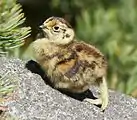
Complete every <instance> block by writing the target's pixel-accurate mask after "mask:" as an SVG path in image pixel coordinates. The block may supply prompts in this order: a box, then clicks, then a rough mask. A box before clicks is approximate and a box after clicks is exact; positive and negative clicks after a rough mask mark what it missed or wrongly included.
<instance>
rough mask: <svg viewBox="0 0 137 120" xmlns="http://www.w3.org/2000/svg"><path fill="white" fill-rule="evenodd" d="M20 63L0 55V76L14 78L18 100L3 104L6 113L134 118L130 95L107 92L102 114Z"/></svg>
mask: <svg viewBox="0 0 137 120" xmlns="http://www.w3.org/2000/svg"><path fill="white" fill-rule="evenodd" d="M24 66H25V62H24V61H21V60H19V59H7V58H0V75H4V74H5V73H8V74H9V75H13V76H14V77H15V79H17V80H18V88H17V91H18V99H16V100H12V101H10V102H9V103H7V104H8V107H9V113H10V114H11V115H13V116H16V118H18V119H20V120H137V100H136V99H134V98H132V97H129V96H126V95H124V94H121V93H118V92H113V91H110V92H109V99H110V102H109V106H108V108H107V109H106V110H105V112H104V113H103V112H101V110H100V108H99V107H97V106H95V105H91V104H89V103H86V102H80V101H78V100H75V99H73V98H71V97H68V96H66V95H64V94H62V93H60V92H59V91H57V90H55V89H53V88H51V87H50V86H48V85H46V84H45V83H44V81H43V80H42V78H41V77H40V76H39V75H37V74H34V73H31V72H30V71H29V70H27V69H25V67H24ZM92 91H93V92H95V93H96V92H97V91H98V90H97V91H96V89H92Z"/></svg>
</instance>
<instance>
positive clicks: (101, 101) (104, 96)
mask: <svg viewBox="0 0 137 120" xmlns="http://www.w3.org/2000/svg"><path fill="white" fill-rule="evenodd" d="M99 86H100V98H98V99H90V98H86V99H84V100H85V101H87V102H90V103H92V104H95V105H101V109H102V110H105V108H106V107H107V105H108V88H107V83H106V79H105V77H102V78H101V80H100V81H99Z"/></svg>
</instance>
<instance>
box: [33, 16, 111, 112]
mask: <svg viewBox="0 0 137 120" xmlns="http://www.w3.org/2000/svg"><path fill="white" fill-rule="evenodd" d="M55 27H56V28H57V29H56V28H55ZM42 29H43V31H44V33H45V34H46V36H45V38H42V39H38V40H36V41H35V42H34V43H33V48H34V54H35V58H36V60H37V62H38V63H39V64H40V65H41V66H42V68H43V69H44V70H45V73H46V74H47V76H48V77H50V80H51V83H52V84H53V86H54V87H55V88H61V89H65V90H68V91H70V92H76V93H80V92H84V91H86V90H87V89H89V87H90V86H91V85H93V84H96V83H97V84H98V85H100V88H101V99H97V100H96V101H95V100H94V101H92V100H90V101H89V99H86V100H87V101H89V102H92V103H94V104H96V102H97V103H98V104H103V102H104V101H105V103H104V104H105V105H102V109H103V110H104V109H105V108H106V106H107V103H108V95H107V84H106V80H105V76H106V69H107V62H106V59H105V57H104V55H103V54H102V53H101V52H100V51H99V50H98V49H97V48H95V47H94V46H92V45H89V44H87V43H84V42H78V41H77V40H76V39H75V34H74V31H73V29H72V28H71V26H70V25H69V24H68V23H67V22H66V21H65V20H64V19H62V18H58V17H51V18H49V19H47V20H46V21H45V22H44V24H43V27H42Z"/></svg>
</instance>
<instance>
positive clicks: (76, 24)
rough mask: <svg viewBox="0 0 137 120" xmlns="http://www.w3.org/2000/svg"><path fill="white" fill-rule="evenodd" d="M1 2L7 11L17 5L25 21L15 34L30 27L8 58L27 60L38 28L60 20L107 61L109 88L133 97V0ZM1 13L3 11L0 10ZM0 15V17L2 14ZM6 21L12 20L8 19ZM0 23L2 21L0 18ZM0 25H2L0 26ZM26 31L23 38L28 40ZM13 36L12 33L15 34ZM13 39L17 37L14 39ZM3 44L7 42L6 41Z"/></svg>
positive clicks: (136, 66) (136, 11)
mask: <svg viewBox="0 0 137 120" xmlns="http://www.w3.org/2000/svg"><path fill="white" fill-rule="evenodd" d="M1 1H7V3H4V4H3V3H2V2H1ZM1 1H0V6H3V5H4V6H7V8H9V7H11V6H12V7H11V9H12V8H14V7H15V4H13V3H19V4H21V9H23V11H22V13H24V14H25V18H26V20H24V24H22V23H21V24H19V25H18V27H17V29H18V30H19V31H20V29H22V27H23V29H24V28H25V29H27V30H28V31H29V28H26V27H25V26H30V27H31V35H30V36H29V37H28V38H27V39H20V41H22V40H23V41H24V42H23V44H20V45H21V47H20V48H18V47H17V48H16V49H12V50H8V53H9V54H8V55H9V56H16V57H20V58H22V59H26V58H27V59H29V57H28V56H30V54H28V53H29V52H25V51H26V50H27V49H28V46H29V45H30V43H31V42H32V41H34V40H35V39H36V36H37V34H38V33H40V30H39V27H38V26H39V25H40V24H42V23H43V21H44V20H45V19H47V18H48V17H50V16H59V17H64V18H65V19H67V20H68V21H69V22H70V23H71V25H72V26H73V28H74V29H75V31H76V35H77V38H78V39H79V40H84V41H86V42H88V43H90V44H93V45H95V46H96V47H97V48H99V49H100V50H101V51H102V52H103V53H104V54H105V56H106V57H107V60H108V75H107V77H108V78H107V80H108V86H109V88H111V89H115V90H118V91H121V92H123V93H126V94H129V95H132V96H134V97H137V1H136V0H17V1H15V0H1ZM9 1H12V4H9ZM4 10H7V9H5V8H4V9H3V11H4ZM0 14H1V15H2V11H0ZM8 20H12V18H11V19H8ZM1 22H2V19H1V18H0V23H1ZM7 22H8V21H7ZM17 22H18V21H17ZM2 24H4V23H3V22H2ZM13 31H14V28H13ZM28 31H27V32H26V33H24V34H23V35H25V36H28V34H29V32H28ZM14 32H15V33H16V31H14ZM1 34H2V32H1V31H0V35H1ZM15 36H16V35H15ZM17 38H18V36H16V37H15V38H14V39H17ZM2 40H3V38H0V42H1V41H2ZM6 40H7V41H9V40H10V39H6ZM13 41H14V40H12V42H13ZM14 44H16V43H14ZM14 44H12V45H14ZM2 45H3V46H2ZM5 45H7V44H5ZM1 46H2V47H1ZM0 47H1V48H0V49H1V51H3V50H4V51H6V50H7V49H6V50H5V48H4V44H0ZM11 51H12V52H11ZM26 56H27V57H26Z"/></svg>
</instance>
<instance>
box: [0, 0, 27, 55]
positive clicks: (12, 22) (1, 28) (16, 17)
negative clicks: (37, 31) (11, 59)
mask: <svg viewBox="0 0 137 120" xmlns="http://www.w3.org/2000/svg"><path fill="white" fill-rule="evenodd" d="M21 12H22V9H21V6H20V5H19V4H16V1H15V0H1V1H0V56H1V55H3V54H7V53H8V52H9V51H10V50H11V49H13V48H16V47H19V46H21V45H23V43H24V39H25V38H26V37H28V36H29V33H30V28H29V27H21V25H22V24H23V23H24V21H25V18H24V14H23V13H21Z"/></svg>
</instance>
